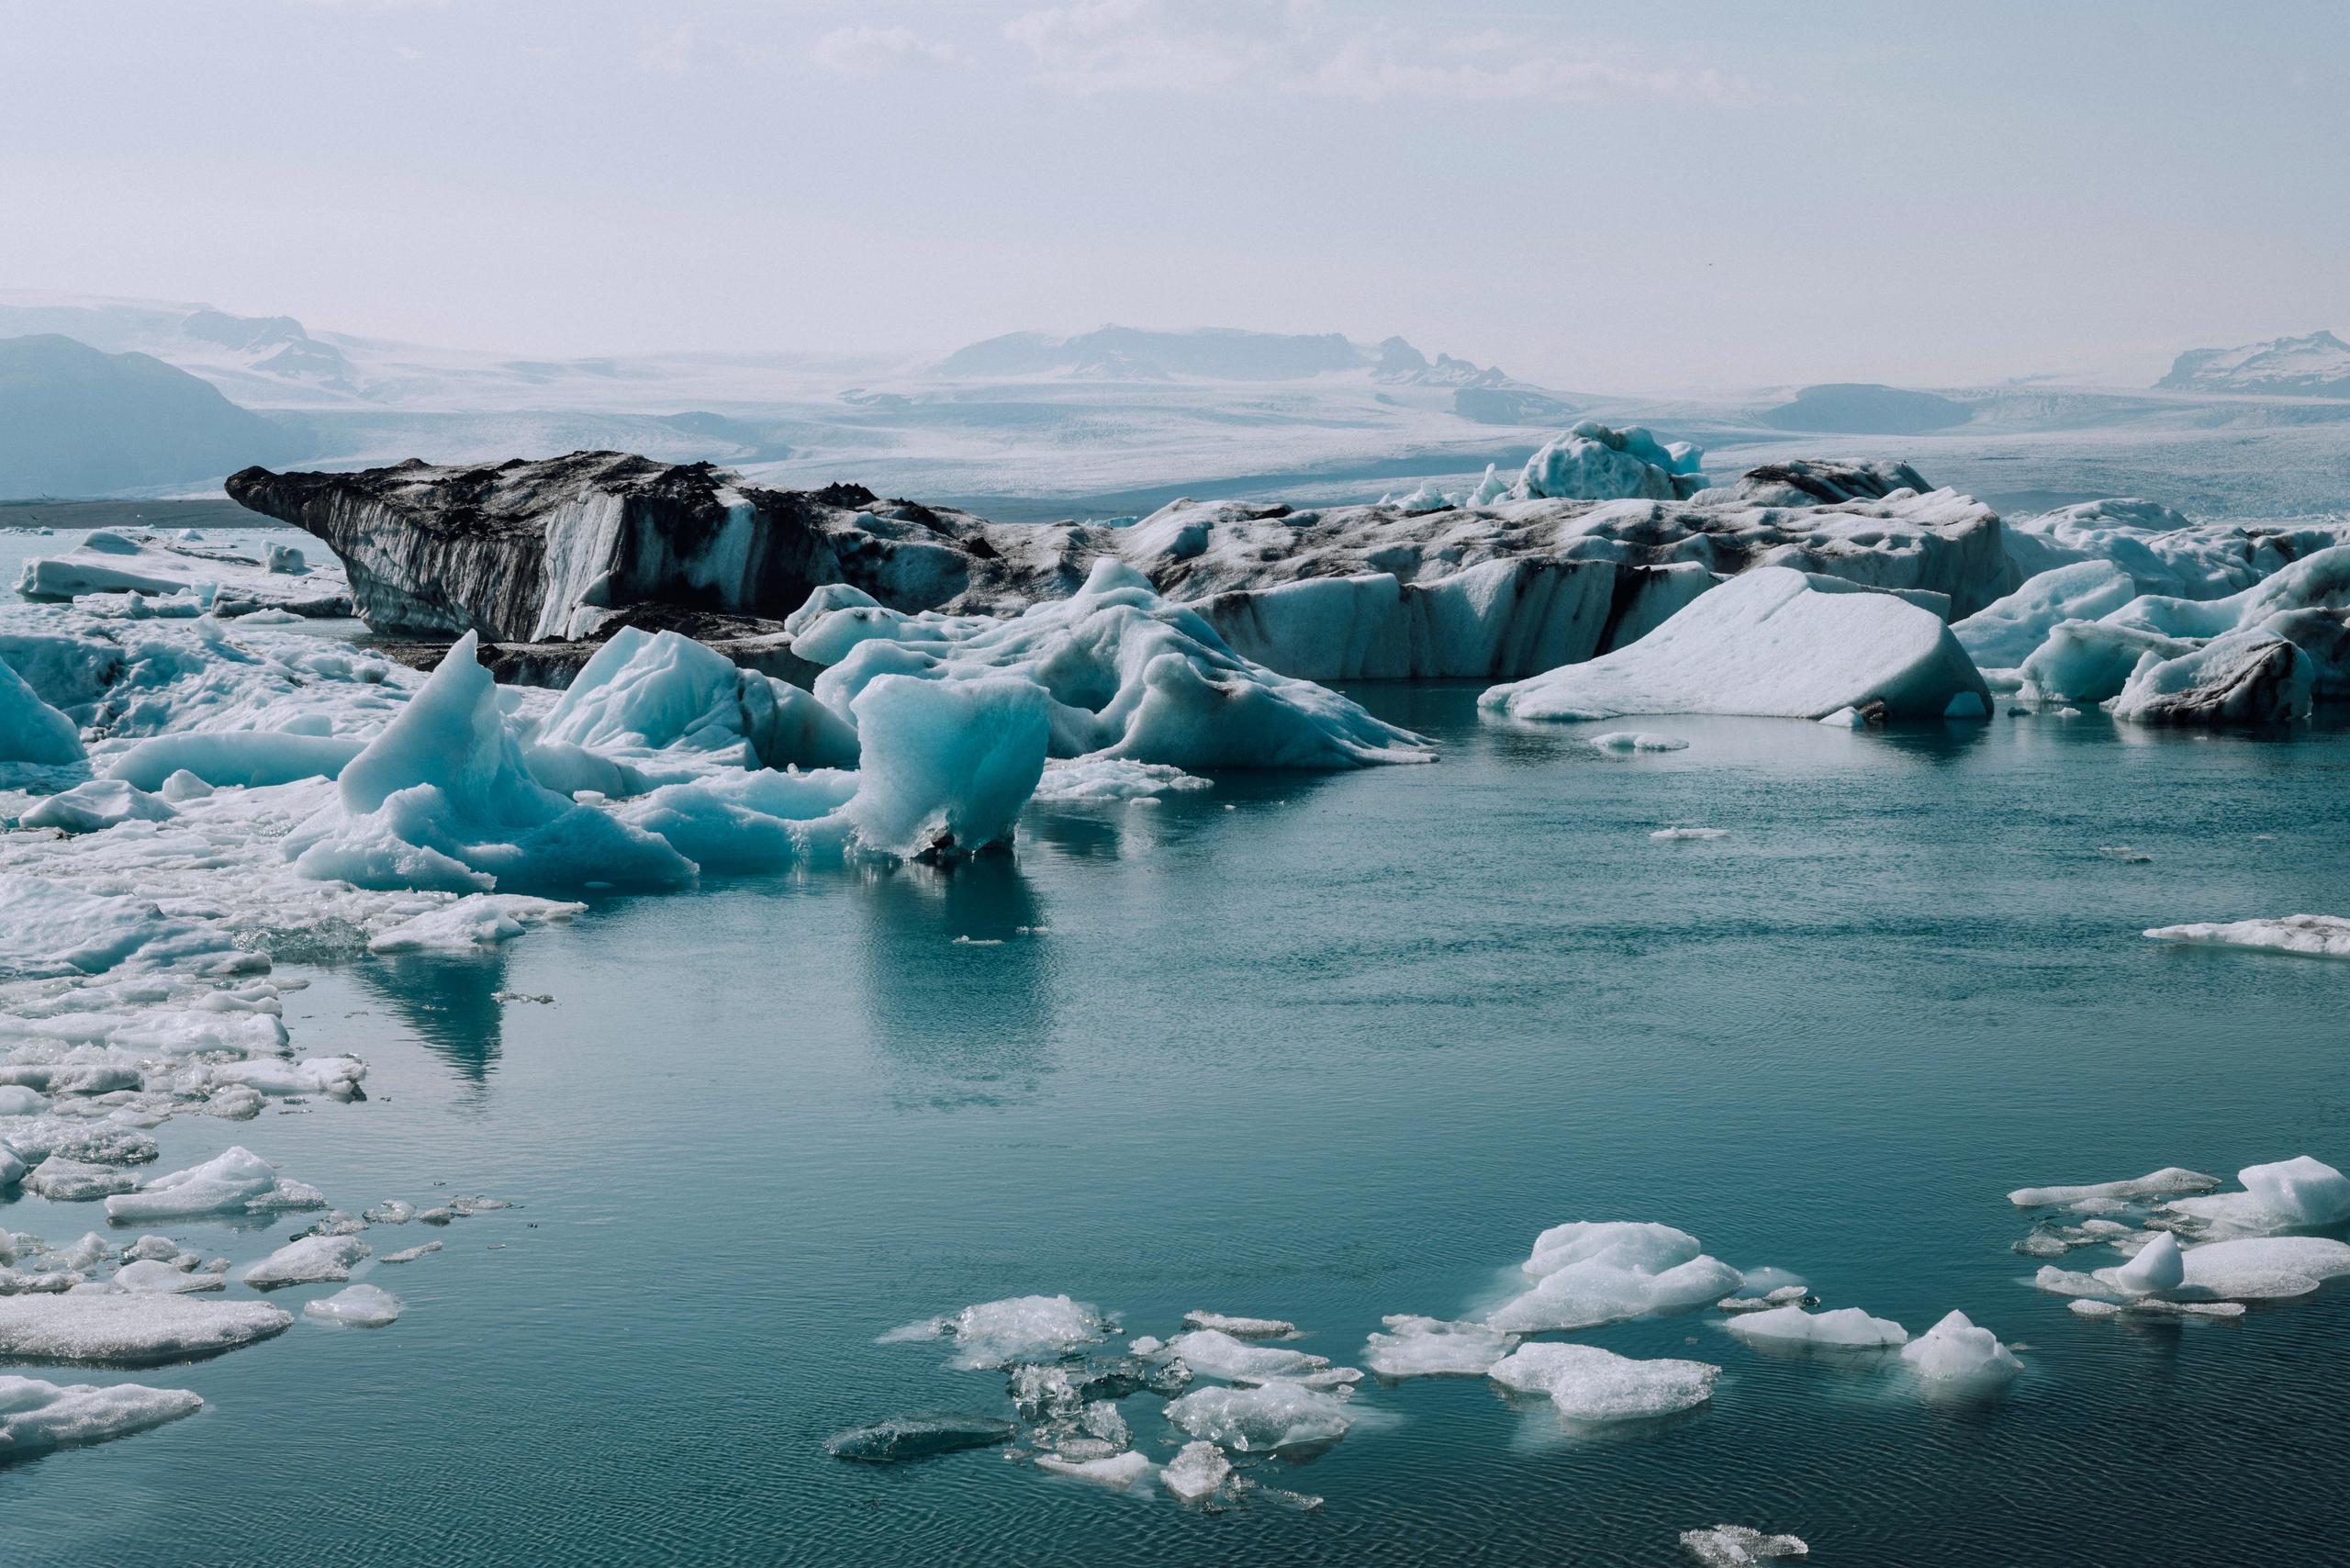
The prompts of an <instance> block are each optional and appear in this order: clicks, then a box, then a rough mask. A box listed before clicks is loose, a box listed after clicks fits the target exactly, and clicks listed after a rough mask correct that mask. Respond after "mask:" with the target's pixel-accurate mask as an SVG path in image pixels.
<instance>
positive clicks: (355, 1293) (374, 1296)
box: [302, 1285, 400, 1328]
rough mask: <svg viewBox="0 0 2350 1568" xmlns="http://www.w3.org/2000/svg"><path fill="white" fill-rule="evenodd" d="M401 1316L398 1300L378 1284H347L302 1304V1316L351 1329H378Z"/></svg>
mask: <svg viewBox="0 0 2350 1568" xmlns="http://www.w3.org/2000/svg"><path fill="white" fill-rule="evenodd" d="M399 1315H400V1298H399V1297H397V1296H396V1295H394V1294H392V1293H391V1292H389V1291H387V1290H385V1289H383V1288H382V1287H381V1286H378V1285H349V1286H346V1287H345V1288H343V1289H341V1290H339V1291H337V1292H335V1293H334V1294H332V1295H330V1296H320V1297H319V1299H318V1300H316V1301H310V1302H305V1303H303V1304H302V1316H305V1317H317V1318H321V1319H323V1320H325V1321H326V1322H329V1323H345V1324H349V1325H350V1326H351V1327H354V1328H381V1327H384V1326H385V1325H386V1324H387V1323H391V1322H394V1321H396V1320H397V1318H398V1317H399Z"/></svg>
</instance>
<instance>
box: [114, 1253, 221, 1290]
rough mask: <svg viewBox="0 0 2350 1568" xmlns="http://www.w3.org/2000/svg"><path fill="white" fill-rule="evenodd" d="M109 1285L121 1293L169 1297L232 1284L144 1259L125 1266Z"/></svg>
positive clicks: (157, 1261)
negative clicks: (149, 1292) (136, 1292)
mask: <svg viewBox="0 0 2350 1568" xmlns="http://www.w3.org/2000/svg"><path fill="white" fill-rule="evenodd" d="M107 1283H109V1284H111V1285H112V1286H113V1287H114V1288H115V1289H116V1290H118V1291H159V1292H161V1293H162V1294H165V1295H187V1294H193V1293H196V1292H200V1291H217V1290H219V1289H221V1288H222V1287H223V1286H225V1285H226V1284H227V1283H228V1282H227V1281H226V1280H224V1279H222V1278H221V1277H220V1276H219V1275H218V1274H206V1273H198V1272H196V1271H195V1270H194V1269H192V1268H189V1269H176V1268H173V1266H172V1265H171V1264H169V1263H167V1262H163V1261H161V1260H157V1259H152V1258H141V1259H140V1260H137V1261H136V1262H130V1263H125V1264H124V1265H123V1266H122V1267H121V1268H119V1269H117V1270H116V1271H114V1278H113V1279H111V1280H109V1281H108V1282H107Z"/></svg>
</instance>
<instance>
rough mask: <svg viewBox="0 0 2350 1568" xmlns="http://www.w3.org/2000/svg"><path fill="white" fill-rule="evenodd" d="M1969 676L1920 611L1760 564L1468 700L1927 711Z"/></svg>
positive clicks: (1603, 713)
mask: <svg viewBox="0 0 2350 1568" xmlns="http://www.w3.org/2000/svg"><path fill="white" fill-rule="evenodd" d="M1967 695H1971V696H1973V697H1974V698H1975V699H1976V700H1979V701H1980V702H1981V703H1982V704H1983V708H1982V710H1981V711H1983V712H1985V713H1987V712H1988V711H1990V708H1989V703H1990V691H1989V689H1988V688H1987V687H1986V686H1985V685H1984V683H1983V678H1982V676H1981V675H1980V674H1978V673H1977V672H1976V670H1975V665H1974V663H1973V661H1972V660H1970V659H1969V658H1968V657H1967V656H1966V650H1965V649H1964V648H1963V647H1961V646H1960V645H1959V644H1958V642H1957V640H1956V639H1955V638H1953V636H1952V635H1951V632H1950V628H1949V627H1947V626H1945V625H1944V624H1943V623H1942V618H1941V617H1940V616H1939V615H1938V614H1936V613H1935V612H1934V611H1933V610H1928V609H1925V608H1922V607H1921V606H1919V605H1918V604H1915V603H1912V602H1910V601H1909V600H1908V599H1903V598H1900V597H1898V596H1897V595H1894V594H1889V593H1878V592H1873V591H1869V590H1866V589H1861V588H1854V587H1852V585H1851V584H1849V583H1846V582H1844V581H1842V580H1841V579H1840V578H1834V577H1818V576H1815V575H1812V574H1808V573H1805V572H1797V571H1793V570H1789V569H1787V568H1785V567H1778V566H1765V567H1757V568H1756V569H1754V570H1752V571H1750V572H1747V573H1745V574H1744V575H1742V576H1740V577H1733V578H1732V579H1730V581H1729V582H1727V583H1725V584H1723V585H1722V586H1721V587H1720V588H1716V589H1714V590H1713V591H1712V592H1711V593H1708V594H1707V595H1705V596H1704V597H1702V598H1700V599H1696V600H1695V602H1693V603H1692V604H1690V605H1689V606H1688V607H1687V608H1686V609H1684V610H1681V611H1680V612H1679V613H1678V614H1676V615H1674V616H1673V618H1672V619H1671V620H1669V621H1667V622H1665V623H1664V624H1663V625H1662V626H1660V627H1658V628H1657V629H1656V630H1655V631H1653V632H1651V633H1649V634H1648V635H1647V636H1645V637H1643V638H1641V639H1640V640H1639V642H1637V643H1634V644H1631V645H1630V646H1629V647H1627V648H1621V649H1618V650H1617V651H1616V652H1615V653H1612V654H1606V655H1601V656H1600V657H1598V658H1595V659H1593V660H1591V661H1589V662H1588V663H1585V664H1579V665H1567V666H1562V667H1561V668H1558V669H1554V670H1551V671H1550V672H1549V673H1547V674H1544V675H1538V676H1535V677H1533V678H1530V679H1527V680H1522V681H1517V682H1515V683H1511V684H1507V685H1502V686H1496V687H1494V688H1492V689H1488V690H1487V691H1486V692H1485V693H1484V694H1483V696H1482V697H1480V698H1479V699H1478V705H1479V706H1480V707H1482V708H1485V709H1488V710H1492V711H1499V712H1502V713H1505V714H1507V715H1509V716H1511V717H1514V718H1519V719H1561V720H1597V719H1614V718H1623V717H1629V716H1632V715H1635V714H1643V713H1744V714H1754V715H1758V716H1763V717H1782V718H1793V719H1818V718H1823V717H1825V716H1827V715H1829V714H1830V713H1833V712H1835V711H1837V710H1838V709H1841V708H1853V709H1860V708H1865V707H1867V706H1869V705H1871V704H1879V705H1881V706H1882V708H1883V710H1884V711H1885V712H1886V714H1887V715H1888V716H1890V717H1894V718H1939V717H1941V716H1942V714H1943V713H1944V711H1946V710H1948V709H1949V708H1950V706H1951V703H1952V700H1953V699H1954V698H1958V697H1961V696H1967Z"/></svg>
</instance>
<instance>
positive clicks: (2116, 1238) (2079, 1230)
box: [2015, 1219, 2137, 1258]
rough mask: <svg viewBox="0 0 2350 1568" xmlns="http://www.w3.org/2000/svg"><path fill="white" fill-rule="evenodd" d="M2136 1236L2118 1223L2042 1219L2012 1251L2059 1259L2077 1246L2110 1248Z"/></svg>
mask: <svg viewBox="0 0 2350 1568" xmlns="http://www.w3.org/2000/svg"><path fill="white" fill-rule="evenodd" d="M2136 1234H2137V1232H2135V1231H2133V1230H2132V1229H2131V1228H2130V1227H2129V1226H2126V1225H2123V1224H2121V1222H2120V1221H2118V1220H2110V1219H2091V1220H2084V1221H2082V1222H2081V1223H2080V1224H2079V1225H2057V1224H2054V1223H2053V1222H2050V1221H2047V1220H2042V1222H2041V1223H2040V1224H2038V1225H2035V1226H2032V1227H2031V1235H2030V1236H2027V1237H2025V1238H2023V1239H2022V1240H2021V1241H2019V1242H2017V1243H2016V1244H2015V1249H2016V1250H2017V1251H2019V1252H2020V1253H2022V1254H2023V1255H2024V1256H2025V1257H2027V1258H2062V1257H2063V1256H2065V1254H2066V1253H2067V1252H2070V1251H2072V1250H2073V1249H2075V1248H2077V1247H2107V1246H2113V1245H2115V1244H2117V1243H2119V1242H2120V1241H2121V1239H2123V1238H2127V1237H2131V1236H2134V1235H2136Z"/></svg>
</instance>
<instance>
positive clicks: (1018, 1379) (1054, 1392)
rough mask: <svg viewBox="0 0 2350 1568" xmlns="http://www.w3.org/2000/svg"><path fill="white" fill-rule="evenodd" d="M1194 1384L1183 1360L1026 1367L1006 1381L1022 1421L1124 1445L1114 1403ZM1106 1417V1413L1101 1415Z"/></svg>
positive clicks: (1127, 1359)
mask: <svg viewBox="0 0 2350 1568" xmlns="http://www.w3.org/2000/svg"><path fill="white" fill-rule="evenodd" d="M1191 1381H1192V1370H1191V1368H1190V1367H1189V1366H1187V1365H1185V1364H1184V1363H1183V1362H1181V1361H1167V1362H1162V1363H1158V1364H1153V1363H1151V1362H1148V1361H1143V1360H1141V1359H1140V1358H1138V1357H1136V1356H1119V1357H1116V1358H1113V1359H1112V1360H1109V1361H1086V1362H1083V1363H1081V1364H1080V1363H1071V1362H1067V1361H1055V1362H1044V1363H1030V1364H1028V1365H1025V1366H1015V1367H1013V1368H1012V1369H1011V1375H1010V1378H1009V1380H1008V1382H1009V1384H1010V1390H1009V1392H1010V1393H1011V1394H1012V1407H1013V1411H1014V1412H1015V1413H1016V1414H1018V1416H1019V1417H1020V1418H1021V1419H1022V1420H1024V1421H1026V1422H1029V1423H1030V1424H1032V1425H1034V1426H1037V1427H1043V1428H1071V1429H1074V1430H1076V1431H1079V1432H1081V1433H1084V1434H1086V1435H1089V1436H1092V1437H1097V1438H1110V1437H1114V1438H1117V1439H1118V1440H1119V1444H1120V1446H1121V1447H1123V1446H1125V1437H1124V1430H1125V1420H1124V1417H1117V1407H1116V1406H1114V1405H1113V1404H1111V1403H1110V1402H1111V1401H1112V1400H1115V1399H1124V1398H1125V1397H1126V1395H1128V1394H1140V1393H1142V1392H1144V1391H1145V1390H1148V1391H1149V1392H1151V1393H1153V1394H1168V1395H1173V1394H1181V1392H1182V1391H1183V1390H1184V1388H1186V1387H1187V1386H1189V1384H1190V1383H1191ZM1105 1413H1106V1414H1105ZM1111 1417H1117V1419H1116V1422H1115V1425H1114V1426H1113V1424H1112V1422H1111Z"/></svg>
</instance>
